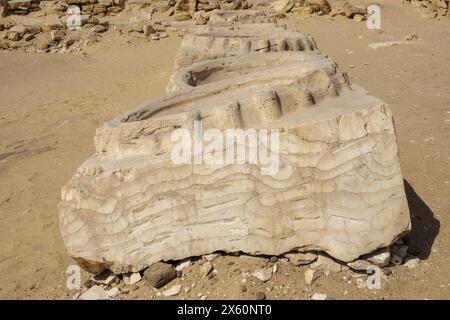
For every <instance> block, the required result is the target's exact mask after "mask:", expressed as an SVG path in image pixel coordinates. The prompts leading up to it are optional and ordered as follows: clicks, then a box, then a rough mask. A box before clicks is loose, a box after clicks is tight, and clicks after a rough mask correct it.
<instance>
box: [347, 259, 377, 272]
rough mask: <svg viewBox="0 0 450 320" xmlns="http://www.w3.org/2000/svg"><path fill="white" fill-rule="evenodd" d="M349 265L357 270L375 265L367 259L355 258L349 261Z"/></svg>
mask: <svg viewBox="0 0 450 320" xmlns="http://www.w3.org/2000/svg"><path fill="white" fill-rule="evenodd" d="M347 266H349V267H350V268H352V269H353V270H356V271H367V270H369V268H372V267H373V264H371V263H370V262H369V261H366V260H355V261H352V262H349V263H347Z"/></svg>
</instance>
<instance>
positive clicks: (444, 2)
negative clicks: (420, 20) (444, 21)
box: [402, 0, 450, 19]
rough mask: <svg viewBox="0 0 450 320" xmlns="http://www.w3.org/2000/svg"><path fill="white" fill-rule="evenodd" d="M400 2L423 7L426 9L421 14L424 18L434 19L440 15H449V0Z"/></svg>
mask: <svg viewBox="0 0 450 320" xmlns="http://www.w3.org/2000/svg"><path fill="white" fill-rule="evenodd" d="M402 2H406V3H410V4H413V5H414V6H416V7H419V8H424V10H426V13H425V14H423V15H422V16H423V17H424V18H431V19H435V18H438V17H442V16H447V17H448V16H450V11H449V4H450V1H449V0H402Z"/></svg>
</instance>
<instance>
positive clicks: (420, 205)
mask: <svg viewBox="0 0 450 320" xmlns="http://www.w3.org/2000/svg"><path fill="white" fill-rule="evenodd" d="M404 184H405V192H406V198H407V200H408V206H409V211H410V213H411V232H410V233H409V234H408V235H407V236H406V237H405V240H406V242H407V244H408V252H409V253H411V254H412V255H415V256H418V257H419V258H420V259H427V258H428V257H429V256H430V253H431V247H432V246H433V242H434V239H435V238H436V236H437V235H438V233H439V229H440V223H439V220H437V219H436V218H434V217H433V212H432V211H431V209H430V208H429V207H428V206H427V204H426V203H425V202H423V200H422V199H421V198H420V197H419V196H418V195H417V193H416V192H415V191H414V188H413V187H412V186H411V185H410V184H409V183H408V181H406V180H404Z"/></svg>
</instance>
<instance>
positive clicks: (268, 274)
mask: <svg viewBox="0 0 450 320" xmlns="http://www.w3.org/2000/svg"><path fill="white" fill-rule="evenodd" d="M272 272H273V269H271V268H269V269H261V270H258V271H255V272H253V274H252V276H253V277H255V278H256V279H258V280H260V281H262V282H266V281H269V280H270V279H271V278H272Z"/></svg>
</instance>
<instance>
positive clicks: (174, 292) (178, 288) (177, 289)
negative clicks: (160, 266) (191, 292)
mask: <svg viewBox="0 0 450 320" xmlns="http://www.w3.org/2000/svg"><path fill="white" fill-rule="evenodd" d="M180 291H181V284H177V285H174V286H173V287H172V288H170V289H167V290H166V291H163V293H162V294H163V295H164V296H166V297H171V296H176V295H177V294H179V293H180Z"/></svg>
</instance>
